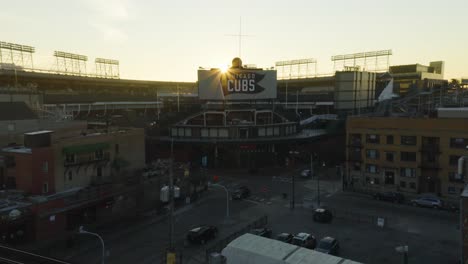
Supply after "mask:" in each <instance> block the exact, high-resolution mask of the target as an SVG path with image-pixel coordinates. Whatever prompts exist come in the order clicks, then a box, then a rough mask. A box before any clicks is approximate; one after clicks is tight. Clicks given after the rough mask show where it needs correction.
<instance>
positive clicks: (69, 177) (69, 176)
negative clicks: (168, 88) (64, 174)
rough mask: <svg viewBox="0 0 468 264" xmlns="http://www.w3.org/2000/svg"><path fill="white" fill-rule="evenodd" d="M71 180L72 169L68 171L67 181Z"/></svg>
mask: <svg viewBox="0 0 468 264" xmlns="http://www.w3.org/2000/svg"><path fill="white" fill-rule="evenodd" d="M72 180H73V171H69V172H68V181H72Z"/></svg>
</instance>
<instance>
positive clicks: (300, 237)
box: [292, 233, 317, 249]
mask: <svg viewBox="0 0 468 264" xmlns="http://www.w3.org/2000/svg"><path fill="white" fill-rule="evenodd" d="M292 244H293V245H296V246H300V247H305V248H309V249H314V248H315V246H316V245H317V240H315V237H314V236H313V235H311V234H307V233H298V234H296V235H295V236H294V237H293V239H292Z"/></svg>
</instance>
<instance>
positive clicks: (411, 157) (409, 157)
mask: <svg viewBox="0 0 468 264" xmlns="http://www.w3.org/2000/svg"><path fill="white" fill-rule="evenodd" d="M400 160H401V161H416V152H404V151H402V152H401V157H400Z"/></svg>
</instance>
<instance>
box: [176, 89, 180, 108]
mask: <svg viewBox="0 0 468 264" xmlns="http://www.w3.org/2000/svg"><path fill="white" fill-rule="evenodd" d="M179 97H180V93H179V85H177V113H178V112H180V99H179Z"/></svg>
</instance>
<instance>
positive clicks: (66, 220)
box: [0, 128, 145, 240]
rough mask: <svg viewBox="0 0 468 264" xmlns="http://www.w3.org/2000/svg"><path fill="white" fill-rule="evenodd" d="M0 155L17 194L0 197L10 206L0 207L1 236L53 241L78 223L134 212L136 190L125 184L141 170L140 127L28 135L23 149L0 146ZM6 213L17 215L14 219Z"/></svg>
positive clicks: (142, 163)
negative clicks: (2, 214)
mask: <svg viewBox="0 0 468 264" xmlns="http://www.w3.org/2000/svg"><path fill="white" fill-rule="evenodd" d="M1 155H2V156H3V160H4V162H3V163H4V164H3V166H4V171H5V174H6V177H7V178H8V179H10V181H13V182H14V183H15V185H16V191H15V192H16V193H19V195H16V196H15V197H14V198H13V195H9V193H11V191H5V192H4V193H5V195H4V196H5V197H0V200H1V201H6V202H7V205H9V206H10V207H9V208H6V207H2V206H0V209H5V210H4V211H5V212H4V215H5V217H2V220H4V221H6V222H5V223H4V225H3V227H5V228H3V229H0V235H2V236H5V237H10V236H15V235H16V234H17V233H21V234H24V237H25V238H26V239H28V240H34V239H36V240H44V239H50V238H59V237H61V236H64V235H67V234H69V233H70V232H71V233H73V232H75V231H76V229H77V228H78V226H79V225H83V224H93V223H97V222H102V221H110V220H112V218H114V219H115V218H118V217H119V216H121V215H122V214H124V213H131V212H132V210H136V206H135V203H136V198H135V197H136V196H137V193H138V187H137V186H136V185H129V184H128V181H129V179H131V178H134V177H133V176H138V175H139V174H140V172H141V169H142V168H144V166H145V144H144V131H143V129H133V128H132V129H127V128H126V129H108V130H107V131H102V132H99V131H79V130H78V131H74V132H72V131H68V132H67V133H63V132H62V133H57V134H55V133H53V132H52V131H37V132H31V133H26V134H25V135H24V145H23V146H10V147H6V148H3V149H2V154H1ZM10 208H11V209H10ZM12 210H17V211H19V212H15V214H14V215H17V216H16V217H14V219H13V218H11V217H10V215H11V214H12ZM0 211H1V210H0ZM0 214H1V212H0ZM23 218H24V220H22V219H23ZM20 220H22V221H20Z"/></svg>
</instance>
